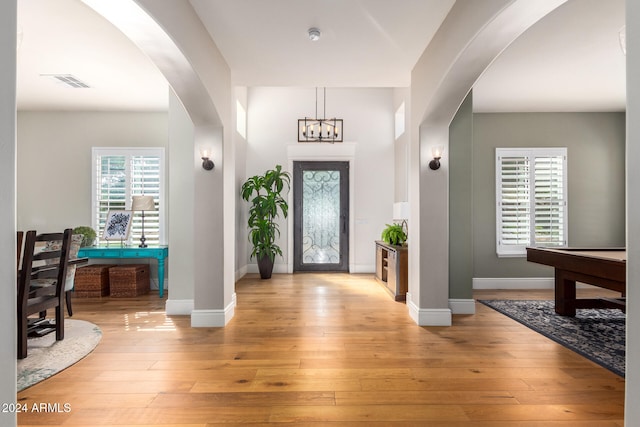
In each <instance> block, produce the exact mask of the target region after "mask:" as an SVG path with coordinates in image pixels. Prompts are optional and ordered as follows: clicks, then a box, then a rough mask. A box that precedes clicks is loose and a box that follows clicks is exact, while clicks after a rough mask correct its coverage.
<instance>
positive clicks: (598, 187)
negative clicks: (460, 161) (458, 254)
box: [452, 113, 625, 278]
mask: <svg viewBox="0 0 640 427" xmlns="http://www.w3.org/2000/svg"><path fill="white" fill-rule="evenodd" d="M496 147H567V172H568V187H569V188H568V214H569V219H568V222H569V229H568V244H569V246H583V247H605V246H620V247H623V246H624V245H625V114H624V113H476V114H474V115H473V163H472V171H473V178H472V182H473V203H472V206H473V208H472V209H473V215H472V218H473V236H472V242H473V277H475V278H499V277H510V278H513V277H516V278H517V277H552V276H553V270H552V269H551V267H545V266H540V265H537V264H533V263H530V262H527V260H526V258H498V257H497V255H496V237H495V236H496V216H495V215H496V211H495V209H496V201H495V149H496ZM452 259H454V258H452Z"/></svg>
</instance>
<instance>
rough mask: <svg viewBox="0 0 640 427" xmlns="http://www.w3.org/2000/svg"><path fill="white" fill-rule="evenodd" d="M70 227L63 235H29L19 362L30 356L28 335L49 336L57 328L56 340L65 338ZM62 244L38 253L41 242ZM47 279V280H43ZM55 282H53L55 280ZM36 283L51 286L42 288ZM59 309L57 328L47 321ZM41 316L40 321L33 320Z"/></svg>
mask: <svg viewBox="0 0 640 427" xmlns="http://www.w3.org/2000/svg"><path fill="white" fill-rule="evenodd" d="M71 233H72V230H71V229H70V228H68V229H66V230H65V231H64V232H63V233H47V234H40V235H37V234H36V232H35V231H33V230H31V231H28V232H27V233H26V234H25V239H24V250H23V256H22V269H21V270H20V272H19V274H18V304H17V305H18V307H17V308H18V310H17V312H18V359H24V358H25V357H27V336H28V334H30V333H31V334H39V335H42V334H45V333H48V332H53V328H55V332H56V340H58V341H60V340H62V339H64V303H65V293H64V286H65V282H66V278H67V266H68V263H69V249H70V246H71ZM48 241H60V242H62V244H61V245H58V246H56V247H54V248H51V249H50V250H46V251H38V250H37V249H36V243H37V242H48ZM41 279H47V280H41ZM51 279H53V280H51ZM35 282H39V283H40V284H41V283H48V284H47V285H44V286H42V285H40V286H38V288H37V290H36V291H34V287H32V284H33V283H35ZM50 308H54V309H55V326H54V325H52V324H50V323H49V322H47V321H45V320H44V319H43V317H44V316H43V314H44V313H46V311H47V309H50ZM36 313H39V314H40V317H39V318H38V319H35V320H34V319H31V320H30V319H29V316H30V315H32V314H36Z"/></svg>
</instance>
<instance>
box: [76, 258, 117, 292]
mask: <svg viewBox="0 0 640 427" xmlns="http://www.w3.org/2000/svg"><path fill="white" fill-rule="evenodd" d="M111 267H113V264H92V265H87V266H84V267H78V268H76V274H75V276H74V280H73V282H74V284H73V295H74V296H75V297H76V298H95V297H104V296H107V295H109V269H110V268H111Z"/></svg>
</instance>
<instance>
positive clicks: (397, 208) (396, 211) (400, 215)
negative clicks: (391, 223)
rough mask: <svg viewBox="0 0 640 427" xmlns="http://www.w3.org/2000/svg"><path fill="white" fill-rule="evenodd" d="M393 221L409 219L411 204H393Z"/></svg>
mask: <svg viewBox="0 0 640 427" xmlns="http://www.w3.org/2000/svg"><path fill="white" fill-rule="evenodd" d="M393 219H409V202H398V203H394V204H393Z"/></svg>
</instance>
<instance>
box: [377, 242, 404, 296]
mask: <svg viewBox="0 0 640 427" xmlns="http://www.w3.org/2000/svg"><path fill="white" fill-rule="evenodd" d="M408 266H409V261H408V249H407V246H395V245H388V244H386V243H385V242H381V241H376V279H378V280H379V281H380V282H382V284H383V285H384V286H385V288H386V289H387V290H388V291H389V292H390V293H391V296H392V297H393V298H394V299H395V300H396V301H405V300H406V299H407V290H408V289H409V273H408Z"/></svg>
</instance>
